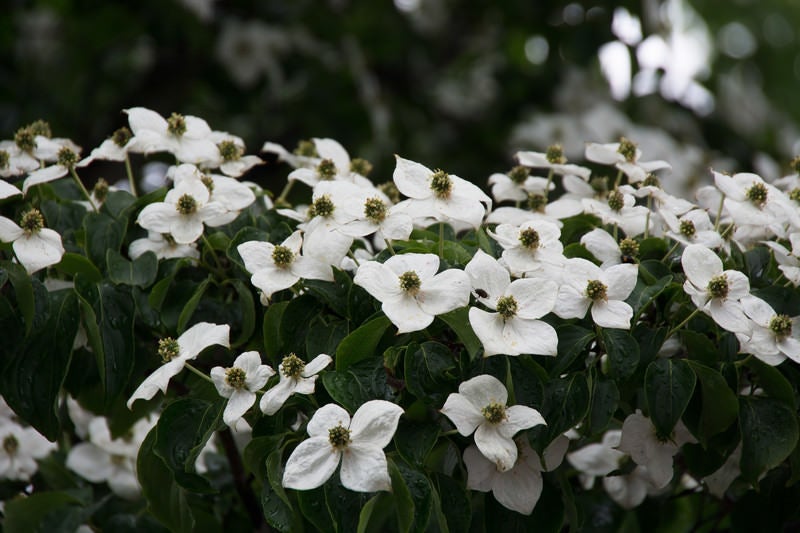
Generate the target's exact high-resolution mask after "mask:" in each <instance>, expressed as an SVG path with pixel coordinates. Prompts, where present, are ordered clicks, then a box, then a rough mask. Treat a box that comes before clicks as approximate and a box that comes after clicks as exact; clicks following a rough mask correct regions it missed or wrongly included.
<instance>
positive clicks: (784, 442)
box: [739, 397, 798, 483]
mask: <svg viewBox="0 0 800 533" xmlns="http://www.w3.org/2000/svg"><path fill="white" fill-rule="evenodd" d="M739 426H740V429H741V433H742V460H741V463H740V467H741V469H742V475H743V476H744V477H745V479H747V480H749V481H750V482H752V483H755V482H756V481H757V479H758V477H759V476H760V475H761V473H762V472H764V471H766V470H769V469H771V468H774V467H776V466H777V465H779V464H780V463H782V462H783V461H784V459H786V458H787V457H789V454H791V453H792V450H794V448H795V446H797V440H798V425H797V413H796V412H795V410H794V409H793V408H792V407H789V406H788V405H786V403H784V402H782V401H780V400H777V399H774V398H757V397H740V398H739Z"/></svg>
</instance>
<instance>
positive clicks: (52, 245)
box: [0, 209, 64, 274]
mask: <svg viewBox="0 0 800 533" xmlns="http://www.w3.org/2000/svg"><path fill="white" fill-rule="evenodd" d="M0 241H2V242H11V243H13V244H12V248H13V249H14V255H16V256H17V260H18V261H19V262H20V264H22V266H23V267H25V270H26V271H27V272H28V274H33V273H34V272H36V271H38V270H41V269H43V268H45V267H48V266H50V265H55V264H56V263H59V262H60V261H61V258H62V257H63V256H64V245H63V244H61V235H59V234H58V233H57V232H55V231H53V230H51V229H49V228H45V227H44V217H43V216H42V213H41V212H39V210H38V209H31V210H29V211H26V212H25V213H24V214H23V215H22V219H21V220H20V225H19V226H18V225H17V224H16V223H14V221H13V220H11V219H8V218H6V217H3V216H0Z"/></svg>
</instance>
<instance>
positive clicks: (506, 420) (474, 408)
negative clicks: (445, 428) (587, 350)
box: [441, 374, 545, 472]
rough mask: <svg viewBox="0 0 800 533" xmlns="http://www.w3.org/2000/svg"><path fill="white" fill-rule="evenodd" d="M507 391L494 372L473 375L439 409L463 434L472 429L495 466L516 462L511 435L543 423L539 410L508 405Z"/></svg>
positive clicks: (502, 467) (507, 467) (504, 467)
mask: <svg viewBox="0 0 800 533" xmlns="http://www.w3.org/2000/svg"><path fill="white" fill-rule="evenodd" d="M507 401H508V391H507V390H506V388H505V386H504V385H503V384H502V383H501V382H500V381H499V380H498V379H497V378H495V377H494V376H490V375H488V374H484V375H480V376H476V377H474V378H472V379H470V380H467V381H464V382H463V383H461V384H460V385H459V386H458V393H451V394H450V395H449V396H448V397H447V401H445V403H444V406H443V407H442V409H441V412H442V414H443V415H445V416H446V417H447V418H449V419H450V421H451V422H453V424H454V425H455V426H456V429H457V430H458V432H459V433H460V434H462V435H464V436H465V437H466V436H468V435H472V433H475V444H476V445H477V446H478V449H479V450H480V451H481V453H482V454H483V456H484V457H486V458H487V459H488V460H489V461H491V462H492V463H493V464H494V465H495V466H496V467H497V470H499V471H501V472H505V471H507V470H510V469H511V468H512V467H513V466H514V464H516V462H517V455H518V451H517V445H516V444H515V442H514V439H513V437H514V435H516V434H517V433H518V432H519V431H522V430H523V429H529V428H532V427H534V426H538V425H539V424H545V421H544V418H542V415H541V414H539V411H537V410H536V409H533V408H532V407H527V406H525V405H512V406H507V405H506V402H507Z"/></svg>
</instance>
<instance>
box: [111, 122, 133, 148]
mask: <svg viewBox="0 0 800 533" xmlns="http://www.w3.org/2000/svg"><path fill="white" fill-rule="evenodd" d="M132 137H133V133H132V132H131V130H130V129H128V128H127V127H125V126H123V127H121V128H119V129H118V130H116V131H114V133H113V134H111V140H112V141H114V144H116V145H117V146H118V147H120V148H122V147H123V146H125V145H126V144H128V142H130V140H131V138H132Z"/></svg>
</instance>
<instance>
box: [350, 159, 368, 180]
mask: <svg viewBox="0 0 800 533" xmlns="http://www.w3.org/2000/svg"><path fill="white" fill-rule="evenodd" d="M350 172H355V173H356V174H360V175H361V176H369V175H370V173H371V172H372V163H370V162H369V161H367V160H366V159H362V158H360V157H356V158H355V159H353V160H351V161H350Z"/></svg>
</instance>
